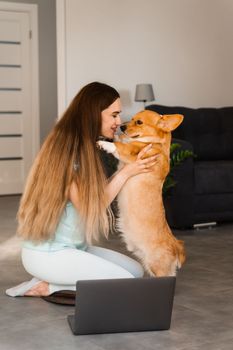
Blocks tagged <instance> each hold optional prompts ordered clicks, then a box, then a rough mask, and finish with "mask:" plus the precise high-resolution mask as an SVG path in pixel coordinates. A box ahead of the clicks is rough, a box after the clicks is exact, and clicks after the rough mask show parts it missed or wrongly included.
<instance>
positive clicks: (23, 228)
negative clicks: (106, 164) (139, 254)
mask: <svg viewBox="0 0 233 350" xmlns="http://www.w3.org/2000/svg"><path fill="white" fill-rule="evenodd" d="M120 112H121V103H120V96H119V93H118V92H117V91H116V90H115V89H114V88H112V87H110V86H108V85H106V84H102V83H99V82H93V83H90V84H88V85H86V86H85V87H83V88H82V89H81V91H80V92H79V93H78V94H77V95H76V97H75V98H74V99H73V101H72V102H71V104H70V106H69V107H68V108H67V110H66V111H65V113H64V115H63V117H62V118H61V119H60V120H59V121H58V122H57V123H56V125H55V127H54V128H53V130H52V131H51V132H50V134H49V135H48V137H47V139H46V140H45V142H44V144H43V146H42V148H41V150H40V152H39V154H38V156H37V157H36V159H35V162H34V164H33V166H32V169H31V171H30V174H29V177H28V179H27V183H26V187H25V191H24V194H23V196H22V199H21V202H20V207H19V211H18V221H19V225H18V234H19V235H20V236H21V237H22V238H23V239H24V244H23V249H22V262H23V266H24V268H25V269H26V271H27V272H28V273H29V274H31V275H32V276H34V277H33V278H32V280H30V281H27V282H24V283H22V284H20V285H18V286H16V287H13V288H10V289H8V290H7V291H6V293H7V294H8V295H9V296H23V295H25V296H48V295H51V294H52V293H54V292H57V291H60V290H75V286H76V282H77V281H78V280H83V279H104V278H130V277H132V278H133V277H140V276H142V275H143V269H142V267H141V265H140V264H139V263H138V262H136V261H134V260H133V259H131V258H129V257H127V256H125V255H123V254H120V253H118V252H115V251H111V250H109V249H105V248H101V247H96V246H93V245H91V244H92V243H93V242H94V241H97V240H98V238H99V236H100V234H103V235H105V237H108V232H109V229H110V226H111V220H110V223H109V219H111V215H112V214H111V210H110V206H109V205H110V203H111V202H112V201H113V200H114V198H115V197H116V196H117V194H118V193H119V191H120V190H121V188H122V186H124V184H125V182H126V181H127V180H128V179H129V178H130V177H131V176H135V175H137V174H140V173H145V172H149V171H150V167H151V166H153V165H154V163H155V157H150V158H147V159H142V156H143V154H144V153H145V152H146V151H147V150H148V147H145V148H144V149H143V150H142V151H141V153H140V154H139V155H138V158H137V160H136V161H135V162H134V163H132V164H127V165H125V166H124V167H123V168H122V169H121V170H120V171H118V172H117V173H116V174H115V175H114V176H113V177H111V178H110V180H107V179H106V177H105V175H104V171H103V167H102V164H101V161H100V158H99V151H98V149H97V141H98V139H99V137H100V136H103V137H105V138H108V139H113V137H114V134H115V132H116V130H117V128H118V126H119V125H120V124H121V119H120Z"/></svg>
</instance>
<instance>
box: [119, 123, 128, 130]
mask: <svg viewBox="0 0 233 350" xmlns="http://www.w3.org/2000/svg"><path fill="white" fill-rule="evenodd" d="M120 129H121V131H122V132H124V131H125V130H126V129H127V126H126V125H125V124H122V125H121V126H120Z"/></svg>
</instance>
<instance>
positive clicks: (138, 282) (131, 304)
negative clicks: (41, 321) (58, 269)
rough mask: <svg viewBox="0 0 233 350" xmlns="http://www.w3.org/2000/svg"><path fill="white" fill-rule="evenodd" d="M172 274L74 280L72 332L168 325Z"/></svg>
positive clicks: (172, 285) (171, 302)
mask: <svg viewBox="0 0 233 350" xmlns="http://www.w3.org/2000/svg"><path fill="white" fill-rule="evenodd" d="M175 283H176V278H175V277H158V278H152V277H149V278H124V279H104V280H84V281H78V282H77V285H76V287H77V288H76V305H75V314H74V315H70V316H68V322H69V325H70V327H71V330H72V332H73V334H75V335H81V334H95V333H116V332H139V331H155V330H165V329H169V328H170V324H171V315H172V307H173V299H174V292H175Z"/></svg>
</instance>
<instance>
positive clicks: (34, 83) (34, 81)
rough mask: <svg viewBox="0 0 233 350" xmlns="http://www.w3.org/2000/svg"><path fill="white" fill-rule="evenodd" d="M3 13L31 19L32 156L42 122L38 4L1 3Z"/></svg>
mask: <svg viewBox="0 0 233 350" xmlns="http://www.w3.org/2000/svg"><path fill="white" fill-rule="evenodd" d="M0 10H1V11H12V12H26V13H28V14H29V18H30V30H31V34H32V35H31V45H30V47H31V52H30V54H31V96H32V100H31V106H32V110H31V116H32V156H33V158H34V157H35V156H36V153H37V152H38V150H39V147H40V137H39V133H40V120H39V56H38V55H39V53H38V11H37V5H36V4H24V3H16V2H6V1H0Z"/></svg>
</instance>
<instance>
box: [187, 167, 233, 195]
mask: <svg viewBox="0 0 233 350" xmlns="http://www.w3.org/2000/svg"><path fill="white" fill-rule="evenodd" d="M232 176H233V162H232V161H196V162H195V165H194V183H195V194H217V193H219V194H220V193H221V194H224V193H232V194H233V181H232Z"/></svg>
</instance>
